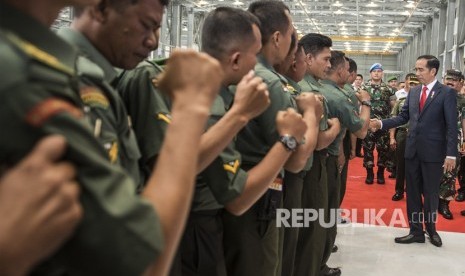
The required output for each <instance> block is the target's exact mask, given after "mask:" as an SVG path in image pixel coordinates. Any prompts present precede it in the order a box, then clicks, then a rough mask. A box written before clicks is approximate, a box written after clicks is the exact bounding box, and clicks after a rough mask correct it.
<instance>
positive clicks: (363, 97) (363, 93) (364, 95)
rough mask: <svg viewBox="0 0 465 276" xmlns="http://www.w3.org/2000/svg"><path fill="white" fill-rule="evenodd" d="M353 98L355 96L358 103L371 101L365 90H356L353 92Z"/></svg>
mask: <svg viewBox="0 0 465 276" xmlns="http://www.w3.org/2000/svg"><path fill="white" fill-rule="evenodd" d="M355 96H357V98H358V100H359V101H360V102H363V101H369V100H370V99H371V96H370V93H368V92H367V91H366V90H358V91H357V92H355Z"/></svg>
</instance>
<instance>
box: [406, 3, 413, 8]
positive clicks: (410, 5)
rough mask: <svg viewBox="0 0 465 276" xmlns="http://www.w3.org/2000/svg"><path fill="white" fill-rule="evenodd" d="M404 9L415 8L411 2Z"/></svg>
mask: <svg viewBox="0 0 465 276" xmlns="http://www.w3.org/2000/svg"><path fill="white" fill-rule="evenodd" d="M405 7H406V8H409V9H413V8H415V4H413V2H410V3H408V4H407V5H405Z"/></svg>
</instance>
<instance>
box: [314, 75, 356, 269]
mask: <svg viewBox="0 0 465 276" xmlns="http://www.w3.org/2000/svg"><path fill="white" fill-rule="evenodd" d="M322 83H323V85H324V87H325V89H323V92H322V93H323V95H324V96H325V98H326V99H327V101H328V107H329V116H331V117H336V118H338V119H339V121H340V122H341V131H340V132H339V134H338V135H337V137H336V139H334V141H333V142H332V143H331V144H330V145H329V146H328V154H329V157H328V160H327V163H326V168H327V173H328V177H327V179H328V207H327V208H326V209H327V210H330V211H331V212H332V213H331V212H330V213H328V214H325V217H326V221H327V222H329V221H331V220H333V221H335V218H336V217H337V214H336V213H335V210H337V209H338V208H339V205H340V181H341V179H340V173H339V170H338V156H339V147H340V144H341V143H342V138H343V136H344V134H345V133H346V130H347V129H348V130H349V131H350V132H351V133H353V132H357V131H358V130H360V129H361V128H362V127H363V121H362V120H361V119H360V116H359V107H358V104H357V102H354V101H353V97H352V96H351V95H350V93H348V92H346V91H345V90H344V89H341V88H340V87H339V86H337V84H336V83H335V82H333V81H331V80H323V81H322ZM336 231H337V224H336V223H334V225H333V226H331V227H330V228H329V229H328V233H327V236H326V247H325V251H324V252H325V254H324V255H323V261H322V263H321V266H322V269H324V268H325V267H327V266H326V262H327V261H328V259H329V256H330V255H331V250H332V248H333V246H334V242H335V240H336Z"/></svg>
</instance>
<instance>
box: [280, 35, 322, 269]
mask: <svg viewBox="0 0 465 276" xmlns="http://www.w3.org/2000/svg"><path fill="white" fill-rule="evenodd" d="M275 69H276V71H277V72H278V73H280V74H281V75H283V76H284V77H285V78H286V80H287V82H288V84H287V89H288V90H289V92H290V93H291V95H292V96H293V97H294V98H296V97H298V96H299V95H300V94H301V92H302V88H301V87H300V85H299V84H298V83H299V82H300V81H302V79H303V78H304V76H305V72H306V71H307V66H306V63H305V52H304V49H303V47H302V45H300V44H298V35H297V32H294V36H293V39H292V42H291V49H290V51H289V54H288V57H287V58H286V61H285V62H284V63H283V64H281V65H280V66H275ZM312 160H313V158H312V157H311V158H309V159H308V162H307V165H306V166H305V168H304V169H303V170H302V171H300V172H298V173H292V172H290V171H285V174H284V190H283V209H286V210H288V211H290V212H291V211H292V209H300V208H302V188H303V180H304V176H305V174H306V173H307V171H308V170H309V169H310V167H311V163H312ZM280 231H281V232H282V233H281V236H282V237H281V238H280V241H282V254H281V255H282V256H281V263H280V264H281V266H280V267H279V268H278V270H280V271H281V272H280V273H281V275H293V273H294V260H295V255H296V248H297V241H298V237H299V228H298V227H287V228H281V229H280ZM280 246H281V245H280Z"/></svg>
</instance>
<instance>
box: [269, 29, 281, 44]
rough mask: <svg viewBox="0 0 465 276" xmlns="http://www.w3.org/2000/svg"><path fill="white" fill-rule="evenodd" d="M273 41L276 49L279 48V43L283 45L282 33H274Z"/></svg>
mask: <svg viewBox="0 0 465 276" xmlns="http://www.w3.org/2000/svg"><path fill="white" fill-rule="evenodd" d="M271 40H272V42H273V45H275V47H279V43H281V33H280V32H279V31H276V32H274V33H273V35H272V36H271Z"/></svg>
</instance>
